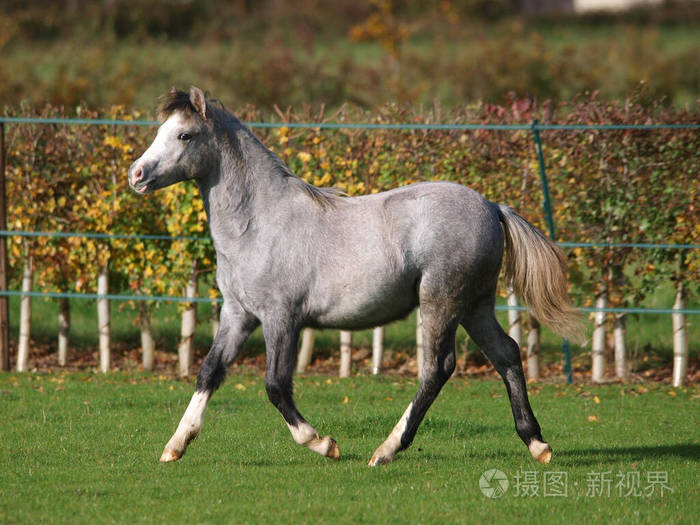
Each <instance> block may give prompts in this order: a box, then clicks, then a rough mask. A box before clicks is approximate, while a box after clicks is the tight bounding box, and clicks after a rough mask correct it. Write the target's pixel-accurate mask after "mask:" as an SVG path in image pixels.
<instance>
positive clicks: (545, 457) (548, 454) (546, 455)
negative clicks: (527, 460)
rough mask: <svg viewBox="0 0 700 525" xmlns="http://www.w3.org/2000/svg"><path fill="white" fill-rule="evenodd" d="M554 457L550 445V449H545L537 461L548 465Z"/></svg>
mask: <svg viewBox="0 0 700 525" xmlns="http://www.w3.org/2000/svg"><path fill="white" fill-rule="evenodd" d="M551 459H552V448H551V447H550V448H549V450H545V451H544V452H542V454H540V455H539V456H538V457H537V461H539V462H540V463H541V464H542V465H547V464H548V463H549V462H550V461H551Z"/></svg>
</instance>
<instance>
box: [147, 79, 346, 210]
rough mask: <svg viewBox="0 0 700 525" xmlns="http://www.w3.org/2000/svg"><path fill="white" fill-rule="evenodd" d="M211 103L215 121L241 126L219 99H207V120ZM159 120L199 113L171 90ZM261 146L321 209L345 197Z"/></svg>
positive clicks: (183, 95)
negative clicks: (314, 182)
mask: <svg viewBox="0 0 700 525" xmlns="http://www.w3.org/2000/svg"><path fill="white" fill-rule="evenodd" d="M210 103H214V104H216V105H218V106H219V109H221V110H222V111H220V112H219V111H215V112H214V115H213V117H214V118H215V120H219V121H221V120H222V119H226V118H230V119H233V120H234V121H235V122H237V123H238V125H241V124H240V122H238V119H237V118H236V117H235V116H234V115H232V114H231V113H229V112H227V111H226V108H225V107H224V105H223V104H222V103H221V102H220V101H219V100H217V99H207V118H208V117H209V115H208V113H209V107H210ZM157 111H158V120H160V121H161V122H163V121H165V120H167V119H168V117H170V116H171V115H172V114H173V113H175V112H177V111H179V112H182V113H184V114H185V115H187V116H191V117H195V116H199V113H198V112H197V109H196V108H195V107H194V106H193V105H192V102H190V94H189V93H186V92H185V91H179V90H177V89H175V88H173V89H171V90H170V91H168V92H167V93H165V94H163V95H162V96H161V97H160V99H159V100H158V110H157ZM241 127H242V128H243V129H245V130H246V132H247V133H248V134H250V136H252V137H254V138H255V140H256V141H258V142H260V141H259V139H258V138H257V137H256V136H255V135H254V134H253V133H252V132H251V131H250V130H249V129H248V128H246V127H245V126H241ZM260 144H261V146H262V147H263V148H264V149H265V150H266V151H267V152H268V154H270V155H272V157H273V158H274V159H275V160H276V163H277V164H278V166H277V167H278V169H279V170H280V171H281V173H282V176H283V177H284V178H285V179H287V181H289V184H290V185H291V186H292V187H294V188H295V189H296V190H299V191H301V192H303V193H305V194H306V195H308V196H309V197H311V199H312V200H313V201H314V202H315V203H316V204H318V205H319V206H321V207H324V208H325V207H329V206H334V205H335V203H336V199H338V198H339V197H341V196H344V195H345V194H344V192H342V191H341V190H338V189H336V188H318V187H316V186H313V185H312V184H309V183H307V182H306V181H304V180H303V179H301V178H299V177H298V176H297V175H295V174H294V173H292V172H291V171H290V169H289V168H288V167H287V166H286V165H285V164H284V162H282V161H281V160H280V159H279V157H277V156H276V155H274V154H273V153H272V152H271V151H270V150H269V149H268V148H267V147H266V146H265V145H263V144H262V143H261V142H260Z"/></svg>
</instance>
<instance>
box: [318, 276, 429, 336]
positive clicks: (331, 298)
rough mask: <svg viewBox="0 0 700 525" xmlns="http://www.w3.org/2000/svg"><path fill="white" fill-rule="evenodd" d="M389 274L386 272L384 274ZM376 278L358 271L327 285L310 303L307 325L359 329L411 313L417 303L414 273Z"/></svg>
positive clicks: (380, 324)
mask: <svg viewBox="0 0 700 525" xmlns="http://www.w3.org/2000/svg"><path fill="white" fill-rule="evenodd" d="M383 277H386V276H383ZM392 277H393V278H383V279H377V276H376V275H367V274H365V275H363V276H362V275H358V276H357V278H355V279H353V278H350V279H342V280H341V281H339V282H335V283H332V285H330V286H327V287H326V289H325V290H324V291H323V293H320V294H319V295H318V296H317V300H316V301H313V303H315V304H310V305H309V306H310V316H309V320H308V323H307V324H308V325H309V326H311V327H314V328H340V329H347V330H359V329H367V328H373V327H375V326H382V325H385V324H387V323H390V322H392V321H395V320H397V319H401V318H403V317H405V316H406V315H408V314H409V313H410V312H411V310H413V309H414V308H415V307H416V305H417V304H418V295H417V292H416V286H415V285H416V282H415V279H414V278H412V277H411V275H406V274H403V275H397V276H392Z"/></svg>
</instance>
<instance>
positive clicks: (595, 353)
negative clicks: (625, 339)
mask: <svg viewBox="0 0 700 525" xmlns="http://www.w3.org/2000/svg"><path fill="white" fill-rule="evenodd" d="M606 304H607V288H606V285H605V284H604V283H601V284H600V287H599V288H598V295H597V296H596V300H595V306H596V308H605V306H606ZM606 317H607V314H606V313H605V312H596V313H595V324H594V327H593V346H592V352H591V353H592V358H593V363H592V368H591V379H592V380H593V381H594V382H596V383H600V382H601V381H603V375H604V373H605V319H606Z"/></svg>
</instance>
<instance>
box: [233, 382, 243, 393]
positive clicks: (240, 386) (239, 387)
mask: <svg viewBox="0 0 700 525" xmlns="http://www.w3.org/2000/svg"><path fill="white" fill-rule="evenodd" d="M233 388H235V389H236V390H241V391H242V390H245V389H246V388H245V385H244V384H243V383H236V384H235V385H234V387H233Z"/></svg>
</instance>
